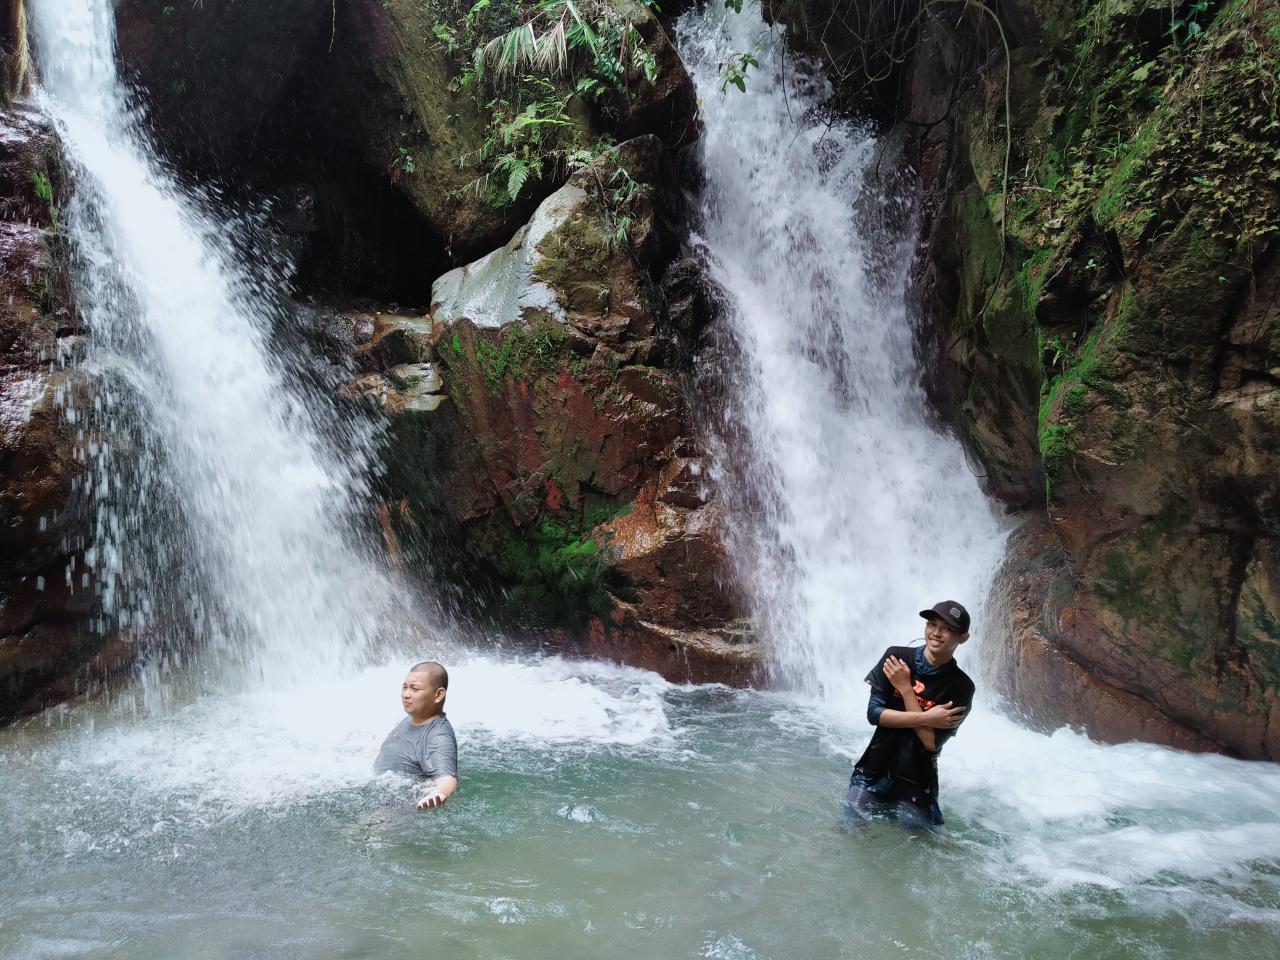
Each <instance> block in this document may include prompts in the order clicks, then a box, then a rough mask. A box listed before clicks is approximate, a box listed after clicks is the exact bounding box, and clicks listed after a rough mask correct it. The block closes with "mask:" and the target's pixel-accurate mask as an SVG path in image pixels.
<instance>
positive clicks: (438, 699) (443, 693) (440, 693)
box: [435, 634, 967, 706]
mask: <svg viewBox="0 0 1280 960" xmlns="http://www.w3.org/2000/svg"><path fill="white" fill-rule="evenodd" d="M966 636H967V634H966ZM448 695H449V691H448V690H446V689H445V688H444V687H436V695H435V703H436V706H439V705H440V704H442V703H444V698H445V697H447V696H448Z"/></svg>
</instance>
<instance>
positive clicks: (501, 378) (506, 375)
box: [442, 322, 567, 394]
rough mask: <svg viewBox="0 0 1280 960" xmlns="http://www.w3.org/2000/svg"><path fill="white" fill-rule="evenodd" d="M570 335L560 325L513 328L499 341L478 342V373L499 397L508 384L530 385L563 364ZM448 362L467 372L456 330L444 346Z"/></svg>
mask: <svg viewBox="0 0 1280 960" xmlns="http://www.w3.org/2000/svg"><path fill="white" fill-rule="evenodd" d="M566 336H567V334H566V333H565V331H564V329H563V328H562V327H561V326H560V325H559V324H556V323H550V322H547V323H544V324H539V325H535V326H529V327H525V326H521V325H519V324H512V325H510V326H507V327H503V328H502V329H501V330H500V331H498V339H497V340H496V341H494V340H490V339H488V337H486V336H484V335H480V336H477V337H476V340H475V363H476V367H475V369H476V370H477V372H478V373H479V375H480V378H482V379H483V380H484V383H485V386H486V387H487V388H488V390H489V392H490V393H494V394H496V393H498V392H499V391H501V389H502V386H503V384H504V383H506V382H507V381H508V380H523V381H526V382H528V381H530V380H533V379H535V378H537V377H539V376H541V375H543V374H546V373H550V372H553V371H554V370H555V369H556V368H557V367H558V365H559V363H560V358H561V345H562V343H563V341H564V339H565V337H566ZM442 350H443V352H444V353H445V360H446V361H447V362H449V363H450V364H451V365H457V366H460V367H462V368H465V366H466V364H467V363H468V358H467V348H466V345H465V344H464V343H463V341H462V337H461V335H460V334H459V333H458V332H457V331H456V330H455V331H454V333H453V335H452V336H451V337H450V338H449V339H448V340H446V341H444V343H443V345H442Z"/></svg>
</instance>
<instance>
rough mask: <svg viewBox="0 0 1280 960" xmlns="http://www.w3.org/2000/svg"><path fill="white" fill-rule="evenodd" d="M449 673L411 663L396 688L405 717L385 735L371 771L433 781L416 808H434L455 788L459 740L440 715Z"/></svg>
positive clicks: (430, 662)
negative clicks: (401, 681)
mask: <svg viewBox="0 0 1280 960" xmlns="http://www.w3.org/2000/svg"><path fill="white" fill-rule="evenodd" d="M448 691H449V674H448V671H446V670H445V668H444V667H442V666H441V665H440V664H438V663H436V662H435V661H434V660H425V661H423V662H422V663H418V664H414V666H413V667H411V668H410V669H409V674H408V676H406V677H405V678H404V683H403V684H401V686H400V702H401V703H402V704H404V712H405V714H406V716H405V718H404V719H403V720H401V721H400V722H399V723H398V724H396V728H395V729H394V730H392V731H391V732H390V733H389V734H387V739H386V740H384V741H383V742H382V749H381V750H379V751H378V759H377V760H375V761H374V764H373V769H374V770H376V771H377V772H378V773H387V772H394V773H400V774H404V775H406V776H410V777H425V778H426V779H427V780H429V781H431V782H430V785H429V786H428V789H427V793H426V795H425V796H423V797H422V799H420V800H419V801H418V809H419V810H425V809H427V808H428V807H438V806H440V805H441V804H443V803H444V802H445V801H446V800H448V799H449V797H450V796H451V795H452V794H453V791H455V790H457V789H458V741H457V740H456V739H455V738H454V735H453V726H452V725H451V724H450V723H449V719H448V718H447V717H446V716H445V715H444V699H445V697H446V696H447V695H448Z"/></svg>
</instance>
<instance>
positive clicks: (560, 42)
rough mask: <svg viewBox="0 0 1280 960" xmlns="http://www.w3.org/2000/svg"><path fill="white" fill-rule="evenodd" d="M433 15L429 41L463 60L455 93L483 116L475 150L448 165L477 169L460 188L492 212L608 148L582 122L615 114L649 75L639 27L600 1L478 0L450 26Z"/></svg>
mask: <svg viewBox="0 0 1280 960" xmlns="http://www.w3.org/2000/svg"><path fill="white" fill-rule="evenodd" d="M437 2H438V0H437ZM437 16H438V17H439V18H440V19H438V22H437V23H436V24H435V25H434V27H433V34H434V37H435V39H436V41H437V42H439V43H441V44H443V45H444V47H445V49H446V50H447V51H448V52H449V53H450V54H457V55H459V56H465V61H464V62H463V63H462V64H461V65H460V69H459V72H458V74H457V76H456V79H455V80H454V85H455V89H457V90H459V91H466V92H468V93H470V95H471V96H472V97H473V98H474V99H475V102H476V105H477V107H479V108H480V109H482V111H483V112H484V114H485V116H486V129H485V139H484V141H483V143H482V145H481V147H480V148H479V149H478V150H476V151H473V152H471V153H469V154H465V155H463V156H460V157H458V158H457V162H458V165H459V166H460V167H463V168H466V167H474V168H476V169H477V171H478V175H477V176H476V178H475V179H474V180H472V181H470V182H469V183H468V184H467V186H466V187H465V188H464V191H469V192H471V193H473V194H474V195H475V196H476V197H477V198H480V199H484V200H487V201H488V202H490V203H492V204H493V205H495V206H498V207H502V206H506V205H507V204H510V203H514V202H516V201H517V200H518V199H519V198H520V196H521V194H522V193H523V192H524V190H525V188H526V186H527V185H528V184H529V183H530V181H534V180H538V179H542V178H555V177H560V176H565V175H567V174H569V173H571V172H572V171H573V170H574V169H577V168H578V167H580V166H582V165H583V161H582V159H581V158H582V156H583V154H584V153H586V154H588V155H590V156H592V157H594V156H596V155H598V154H599V153H600V152H601V151H602V150H603V149H605V148H607V147H608V146H609V144H608V143H606V142H604V141H603V140H599V139H596V138H591V137H589V136H588V135H587V132H586V124H585V123H584V121H583V117H584V116H585V115H586V114H587V113H588V112H590V111H594V112H596V113H598V114H599V115H601V116H604V117H610V116H615V115H617V113H618V109H619V106H620V105H621V104H622V103H624V102H625V101H626V100H629V99H630V98H632V97H633V96H634V95H635V94H636V92H637V91H638V89H639V85H640V84H644V83H648V84H652V83H653V82H654V80H655V79H656V77H657V62H656V60H655V58H654V55H653V53H652V52H651V51H650V50H649V48H648V46H647V45H646V44H645V42H644V40H643V38H642V36H641V35H640V31H639V28H638V27H637V25H636V24H635V23H634V22H633V21H632V20H631V19H630V18H629V17H627V16H625V15H624V14H623V13H622V12H621V11H620V10H619V9H618V8H617V7H615V6H613V5H612V4H611V3H609V2H608V0H539V2H536V3H533V4H532V5H530V4H522V3H520V2H519V0H479V2H478V3H476V4H474V5H473V6H472V7H471V8H470V9H469V10H468V11H467V12H466V13H465V14H464V15H462V16H461V17H456V16H455V19H454V20H452V21H451V22H446V20H447V16H448V14H447V13H446V11H444V10H440V11H437ZM593 141H594V142H593Z"/></svg>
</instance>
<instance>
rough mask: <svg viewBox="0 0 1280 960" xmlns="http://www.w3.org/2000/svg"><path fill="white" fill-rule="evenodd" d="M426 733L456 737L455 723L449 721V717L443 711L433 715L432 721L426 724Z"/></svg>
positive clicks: (435, 735) (434, 735)
mask: <svg viewBox="0 0 1280 960" xmlns="http://www.w3.org/2000/svg"><path fill="white" fill-rule="evenodd" d="M426 733H428V734H430V735H431V736H433V737H454V739H457V737H456V735H455V734H454V732H453V724H452V723H450V722H449V718H448V717H447V716H445V715H444V714H443V713H442V714H440V716H438V717H432V718H431V722H430V723H428V724H427V725H426Z"/></svg>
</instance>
